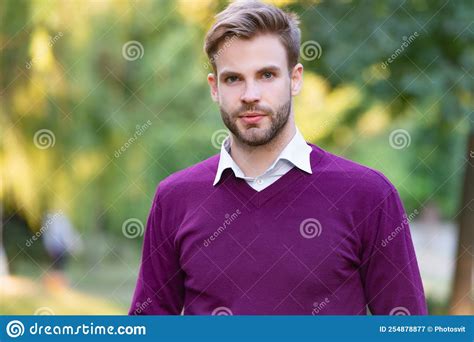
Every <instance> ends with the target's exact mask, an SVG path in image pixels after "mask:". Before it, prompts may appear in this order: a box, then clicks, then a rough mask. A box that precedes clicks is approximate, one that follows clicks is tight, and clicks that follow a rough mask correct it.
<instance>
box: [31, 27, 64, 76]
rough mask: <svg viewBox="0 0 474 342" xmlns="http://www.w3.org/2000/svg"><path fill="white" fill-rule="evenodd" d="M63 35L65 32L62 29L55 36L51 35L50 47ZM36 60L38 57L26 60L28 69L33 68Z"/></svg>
mask: <svg viewBox="0 0 474 342" xmlns="http://www.w3.org/2000/svg"><path fill="white" fill-rule="evenodd" d="M62 36H63V33H62V32H61V31H60V32H58V33H57V34H55V35H54V36H53V37H49V40H48V47H49V48H52V47H53V46H54V45H55V44H56V43H57V42H58V41H59V39H61V38H62ZM35 60H36V58H32V59H30V60H29V61H28V62H26V64H25V67H26V68H27V69H31V67H32V66H33V63H34V62H35Z"/></svg>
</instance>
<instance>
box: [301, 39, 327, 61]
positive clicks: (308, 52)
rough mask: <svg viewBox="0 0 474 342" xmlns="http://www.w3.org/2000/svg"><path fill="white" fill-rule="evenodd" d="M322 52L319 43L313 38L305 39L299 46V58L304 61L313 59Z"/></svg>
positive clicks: (317, 57)
mask: <svg viewBox="0 0 474 342" xmlns="http://www.w3.org/2000/svg"><path fill="white" fill-rule="evenodd" d="M322 53H323V48H322V47H321V45H320V44H319V43H318V42H317V41H314V40H307V41H305V42H304V43H303V44H301V47H300V55H301V58H302V59H304V60H305V61H314V60H315V59H319V58H320V57H321V55H322Z"/></svg>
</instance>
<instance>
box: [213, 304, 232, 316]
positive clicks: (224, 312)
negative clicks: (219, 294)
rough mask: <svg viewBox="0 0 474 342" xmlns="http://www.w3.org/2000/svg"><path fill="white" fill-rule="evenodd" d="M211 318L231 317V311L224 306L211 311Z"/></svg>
mask: <svg viewBox="0 0 474 342" xmlns="http://www.w3.org/2000/svg"><path fill="white" fill-rule="evenodd" d="M212 315H213V316H232V315H233V313H232V310H231V309H229V308H226V307H225V306H219V307H218V308H215V309H214V310H213V311H212Z"/></svg>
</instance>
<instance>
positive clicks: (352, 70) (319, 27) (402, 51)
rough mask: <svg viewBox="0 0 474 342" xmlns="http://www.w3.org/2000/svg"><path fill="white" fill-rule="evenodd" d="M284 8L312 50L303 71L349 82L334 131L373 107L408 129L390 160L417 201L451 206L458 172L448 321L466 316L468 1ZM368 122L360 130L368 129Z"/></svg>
mask: <svg viewBox="0 0 474 342" xmlns="http://www.w3.org/2000/svg"><path fill="white" fill-rule="evenodd" d="M292 8H293V9H294V10H295V11H296V12H297V13H300V14H301V17H302V21H303V24H302V27H303V44H302V47H304V46H305V42H306V44H308V45H306V46H307V48H312V51H311V50H309V51H306V52H305V50H304V48H302V55H303V59H304V57H305V53H306V54H307V56H306V57H307V58H306V59H307V60H308V59H309V60H314V61H315V62H311V61H310V62H308V63H305V66H306V69H307V70H309V71H312V72H316V73H318V74H320V75H322V76H323V77H324V78H325V79H327V80H328V82H329V83H330V87H331V88H333V89H337V88H340V87H341V86H342V85H345V84H353V85H355V87H356V88H357V90H358V91H357V92H356V94H355V96H354V101H352V102H353V106H348V108H347V110H345V111H344V113H343V115H342V117H343V118H341V119H339V120H338V124H339V125H341V126H349V127H353V126H356V127H357V125H358V124H360V123H361V122H362V123H364V121H363V120H364V115H363V114H364V113H367V112H368V111H370V110H371V108H374V107H377V106H379V105H380V103H382V104H383V106H384V111H387V112H388V113H389V114H390V116H391V117H392V119H391V121H393V122H397V119H398V118H404V119H405V120H407V119H408V120H410V119H411V120H414V121H415V122H416V125H415V126H414V127H412V128H406V129H405V134H404V135H402V136H401V137H400V139H402V138H403V139H404V140H405V141H404V143H406V144H405V145H407V146H405V147H408V145H409V142H410V140H413V144H412V145H410V146H411V149H410V150H408V153H405V152H406V150H405V151H403V152H404V154H403V157H402V154H399V155H398V158H409V159H411V161H412V165H411V167H410V168H409V171H410V175H409V176H410V178H412V181H409V182H408V183H407V184H411V185H409V186H407V187H408V188H409V189H412V190H415V191H417V192H416V193H415V197H416V202H418V203H420V202H421V203H423V202H425V201H428V200H429V199H432V198H433V199H436V200H437V201H438V202H442V201H443V200H444V199H445V198H452V197H453V196H452V194H453V192H451V191H450V189H453V188H452V187H449V186H445V184H446V183H448V184H449V183H450V180H451V178H452V177H454V176H457V179H459V180H460V179H461V178H462V177H461V172H462V170H463V169H464V173H465V181H464V189H463V191H462V192H463V193H464V195H463V196H461V195H460V194H461V192H460V191H456V192H455V193H458V194H459V195H458V196H459V197H460V198H461V201H460V204H459V208H460V210H458V211H456V213H455V214H452V217H453V218H458V216H459V218H460V220H459V237H460V243H459V249H458V253H457V259H456V260H457V267H456V276H455V282H454V285H453V298H452V300H451V313H453V314H469V313H472V311H471V310H472V301H471V298H470V296H469V293H470V291H471V276H472V242H473V230H472V227H473V224H474V219H473V208H472V201H473V199H474V194H473V191H472V186H473V185H474V173H473V170H472V168H473V162H472V161H473V160H474V159H473V158H472V157H473V152H472V151H473V149H474V148H473V143H472V141H473V139H474V112H473V108H474V97H473V93H474V82H473V73H474V31H473V28H472V24H473V22H472V18H473V17H474V3H473V2H472V1H468V0H466V1H456V2H449V1H425V0H413V1H383V2H366V1H350V2H344V3H341V2H329V1H328V2H322V3H320V4H317V5H315V6H311V5H310V4H309V3H299V4H297V5H296V4H295V5H293V6H292ZM311 41H313V43H311ZM308 42H309V43H308ZM314 42H317V44H314ZM314 56H316V57H318V58H314ZM308 57H309V58H308ZM319 57H320V58H319ZM346 100H347V99H346ZM370 121H371V120H370ZM370 121H369V122H367V121H366V122H365V124H363V127H362V128H363V129H364V128H366V129H367V128H369V127H370V125H368V124H367V123H370ZM405 122H407V121H405ZM364 126H365V127H364ZM368 126H369V127H368ZM337 133H338V130H334V131H332V133H328V135H327V137H326V141H329V142H332V143H335V141H336V140H337V139H338V136H337ZM460 135H461V136H462V137H463V140H465V139H467V140H468V144H467V146H468V150H467V153H466V154H465V155H464V156H463V158H462V159H461V160H459V157H458V158H456V153H454V152H455V150H454V149H453V147H454V146H456V145H457V144H456V141H457V139H459V136H460ZM354 139H357V137H356V138H354ZM387 141H388V139H387ZM392 143H394V142H393V141H392ZM395 143H396V142H395ZM466 156H467V157H466ZM421 165H423V166H424V167H420V166H421ZM386 167H387V168H391V167H392V166H391V165H386ZM405 179H406V178H405ZM419 184H425V186H424V187H423V188H420V186H419ZM451 184H452V183H451ZM397 185H404V184H397ZM407 187H405V188H404V190H405V191H404V192H405V193H407V192H408V190H406V188H407ZM416 189H417V190H416ZM450 195H451V196H450ZM444 201H445V200H444ZM453 203H455V202H453Z"/></svg>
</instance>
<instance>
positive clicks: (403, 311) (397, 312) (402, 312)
mask: <svg viewBox="0 0 474 342" xmlns="http://www.w3.org/2000/svg"><path fill="white" fill-rule="evenodd" d="M389 315H390V316H410V315H411V314H410V311H408V309H407V308H405V307H404V306H397V307H396V308H393V309H392V310H391V311H390V313H389Z"/></svg>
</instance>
